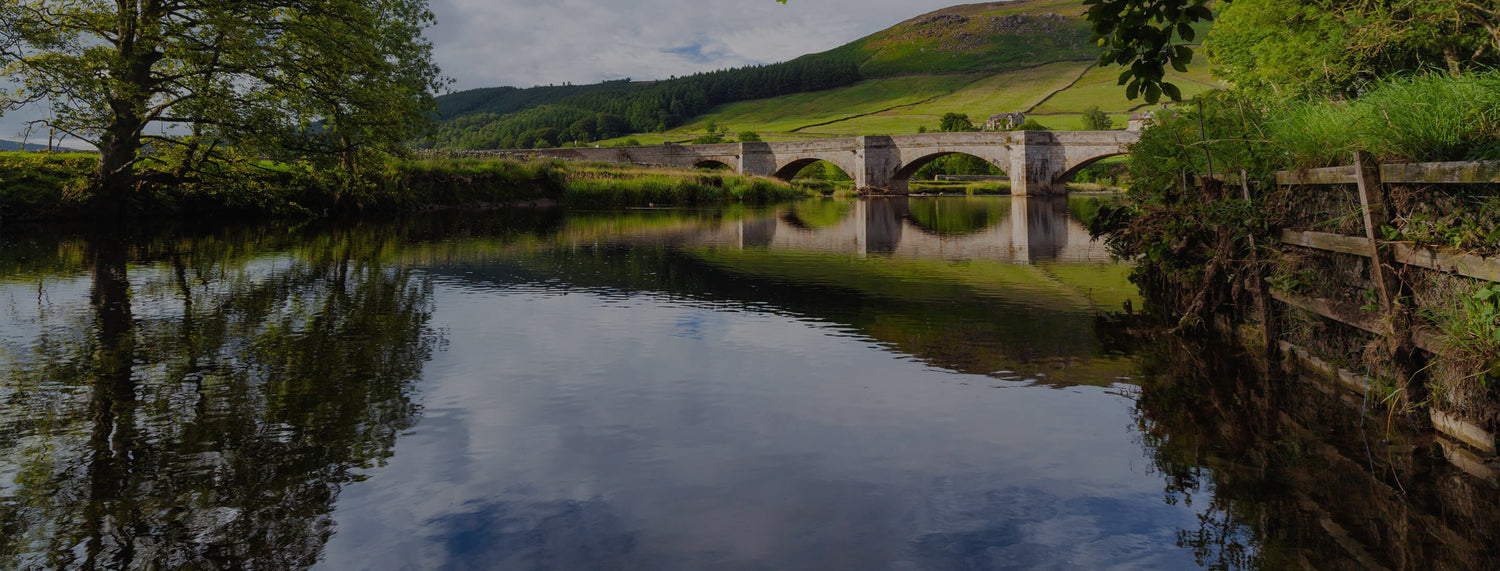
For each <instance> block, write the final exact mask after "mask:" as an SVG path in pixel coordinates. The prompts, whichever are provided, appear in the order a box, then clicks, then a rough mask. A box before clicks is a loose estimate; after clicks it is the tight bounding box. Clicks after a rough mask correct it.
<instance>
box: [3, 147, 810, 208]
mask: <svg viewBox="0 0 1500 571" xmlns="http://www.w3.org/2000/svg"><path fill="white" fill-rule="evenodd" d="M96 161H97V158H96V157H95V156H94V155H92V154H88V153H65V154H64V153H36V152H3V153H0V220H6V221H48V220H67V219H83V218H90V217H94V216H96V214H95V213H94V212H93V210H92V208H91V203H92V201H91V198H92V196H91V194H90V192H89V182H90V175H91V173H92V172H93V169H94V168H95V165H96ZM167 174H168V173H155V172H153V171H151V170H150V169H149V167H148V168H147V169H145V172H144V174H143V175H142V176H141V181H142V183H141V185H140V186H139V190H138V192H137V193H136V194H135V196H133V197H131V204H130V209H131V210H133V211H134V212H132V213H130V215H132V216H133V217H137V218H141V217H144V218H152V219H158V218H184V217H204V216H208V217H228V218H257V217H320V216H332V215H339V214H350V213H360V212H405V211H422V210H439V209H449V208H473V209H484V208H500V207H509V206H537V205H566V206H578V207H586V208H622V207H630V206H650V205H683V206H686V205H711V204H727V203H746V204H765V203H770V202H777V201H784V200H791V199H795V198H803V197H807V196H812V195H813V194H814V193H813V192H811V191H808V190H806V189H800V188H796V187H793V186H792V185H788V184H786V183H784V182H781V181H777V180H774V179H769V178H764V177H752V176H739V175H734V174H728V173H722V172H709V171H698V170H687V169H670V168H658V167H643V166H633V165H616V164H595V163H569V162H563V161H517V160H511V159H474V158H430V157H429V158H415V159H391V160H389V161H388V162H386V163H384V164H380V165H376V166H374V167H371V168H367V169H365V170H364V171H363V172H361V173H360V174H359V175H354V176H351V175H348V174H345V173H343V172H329V171H321V170H315V169H312V168H309V167H306V166H299V165H288V164H281V163H271V162H269V161H263V162H259V163H252V164H249V165H248V166H247V165H238V166H235V167H226V168H224V169H222V170H221V171H219V172H213V173H209V174H208V175H194V176H193V177H189V178H186V179H181V180H178V179H175V178H174V179H173V180H174V182H173V183H164V182H161V181H163V180H166V178H167V177H166V175H167ZM118 214H119V213H112V215H118Z"/></svg>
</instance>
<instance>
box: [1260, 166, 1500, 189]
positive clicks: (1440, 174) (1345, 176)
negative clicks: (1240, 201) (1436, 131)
mask: <svg viewBox="0 0 1500 571" xmlns="http://www.w3.org/2000/svg"><path fill="white" fill-rule="evenodd" d="M1379 172H1380V181H1381V182H1383V183H1386V184H1482V183H1496V182H1500V161H1477V162H1447V163H1399V164H1389V165H1380V167H1379ZM1358 182H1359V169H1358V168H1357V166H1343V167H1327V168H1320V169H1307V170H1300V171H1281V172H1278V173H1276V183H1277V184H1280V185H1281V186H1299V185H1319V184H1356V183H1358Z"/></svg>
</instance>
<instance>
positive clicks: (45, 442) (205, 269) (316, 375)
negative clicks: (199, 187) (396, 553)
mask: <svg viewBox="0 0 1500 571" xmlns="http://www.w3.org/2000/svg"><path fill="white" fill-rule="evenodd" d="M319 236H320V237H319V238H318V239H316V240H313V241H311V243H307V246H308V248H307V250H306V251H307V252H310V253H309V254H307V255H292V256H287V255H279V256H269V257H261V258H253V257H251V256H250V255H248V254H254V253H255V251H256V250H255V249H254V248H253V247H252V248H249V249H248V251H244V250H241V251H236V248H235V247H234V246H236V245H238V246H248V245H250V244H253V243H254V240H246V241H241V242H239V243H238V244H236V243H234V241H233V240H230V241H227V242H226V241H219V242H215V243H207V242H210V241H205V243H201V244H199V243H195V242H194V241H190V240H189V241H181V242H177V243H172V241H168V242H167V243H166V247H165V248H161V246H162V243H161V242H158V243H156V244H154V245H153V244H148V245H147V246H144V247H141V248H139V249H138V250H136V251H135V252H134V253H136V254H137V255H141V254H142V253H144V255H147V256H150V257H153V258H158V259H161V260H163V261H162V262H159V263H155V264H151V265H138V266H129V267H128V268H127V262H128V261H129V260H130V258H131V255H132V249H131V247H130V246H127V245H126V244H125V242H124V241H122V240H120V239H118V238H114V237H103V238H98V239H93V240H90V241H89V244H88V247H87V248H86V250H87V251H88V258H87V259H88V261H89V263H90V264H91V265H92V268H91V269H92V274H91V275H92V288H91V291H92V293H91V296H90V299H89V300H88V303H87V305H86V306H84V307H83V308H81V309H82V311H78V312H72V313H68V312H57V311H53V310H51V309H50V308H46V307H43V308H39V311H40V313H39V315H41V316H42V317H41V319H42V322H41V323H39V332H38V336H37V338H36V341H35V342H34V343H32V344H31V345H30V346H29V347H25V348H23V350H21V351H12V352H10V353H9V354H8V360H7V361H5V362H4V364H3V365H0V373H3V374H4V377H5V381H4V385H0V397H3V398H0V470H4V471H5V472H6V473H9V474H14V484H13V485H6V486H4V487H0V531H3V533H0V562H4V564H3V565H0V566H6V567H27V566H41V567H49V568H61V567H85V568H92V567H108V568H119V567H150V568H181V567H205V566H208V567H213V566H223V565H228V566H233V567H259V568H295V567H301V566H307V565H311V564H312V563H314V562H315V561H316V559H317V557H318V554H319V552H320V551H321V549H322V545H323V542H324V541H325V540H326V539H327V538H328V536H329V535H330V534H331V533H332V522H331V520H330V518H329V513H330V512H331V510H332V506H333V501H334V499H335V497H336V496H337V494H338V491H339V488H340V486H342V485H343V484H345V483H348V482H350V481H353V480H354V479H355V478H356V477H357V476H356V475H355V474H354V473H353V472H352V471H353V470H356V469H358V468H361V467H368V466H372V465H375V464H377V463H379V462H381V461H382V460H383V459H384V458H386V457H388V456H389V454H390V449H391V446H392V445H393V444H394V442H395V437H396V434H397V433H398V432H399V431H401V430H404V429H406V428H408V427H410V426H411V424H412V423H413V422H414V421H415V418H416V414H417V407H416V405H415V404H414V403H413V402H412V400H411V398H410V393H411V391H412V389H411V383H412V381H413V380H414V379H416V378H417V377H418V375H419V374H420V371H421V367H422V364H423V363H424V362H425V361H426V359H427V358H428V355H429V354H430V351H431V349H432V347H433V343H434V341H435V338H434V335H433V333H432V332H431V331H430V329H429V328H428V326H427V323H428V320H429V317H430V315H431V307H430V306H431V291H430V286H429V284H428V283H427V279H426V278H425V277H422V276H421V275H419V274H416V273H413V272H412V271H410V270H407V269H404V268H396V267H388V266H387V265H386V264H383V263H381V261H380V260H379V258H378V257H377V256H376V255H374V254H375V250H376V248H375V247H374V246H372V245H374V244H379V243H381V239H382V238H383V237H382V236H377V235H375V234H374V233H373V232H368V231H366V232H360V233H356V234H344V233H336V232H334V233H324V234H320V235H319ZM199 246H202V247H199ZM222 246H229V247H222ZM173 252H179V253H173ZM186 252H193V254H188V253H186ZM205 252H224V253H226V255H223V256H217V255H205ZM53 288H55V289H57V291H55V292H50V291H47V290H48V289H49V287H48V286H46V285H43V286H41V288H40V289H41V290H42V292H41V293H43V294H44V295H41V296H39V299H51V300H52V302H57V303H63V304H66V303H68V301H67V300H65V299H61V298H60V296H63V295H64V290H65V289H66V288H58V287H57V286H53ZM42 303H46V302H39V304H42ZM0 481H3V478H0Z"/></svg>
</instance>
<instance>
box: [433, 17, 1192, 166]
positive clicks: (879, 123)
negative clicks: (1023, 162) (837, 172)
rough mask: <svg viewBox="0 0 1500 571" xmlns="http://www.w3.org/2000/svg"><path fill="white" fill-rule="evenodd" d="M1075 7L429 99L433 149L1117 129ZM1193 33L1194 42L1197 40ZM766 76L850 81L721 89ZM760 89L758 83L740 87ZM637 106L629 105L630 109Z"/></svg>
mask: <svg viewBox="0 0 1500 571" xmlns="http://www.w3.org/2000/svg"><path fill="white" fill-rule="evenodd" d="M1085 11H1086V10H1085V7H1084V5H1083V0H1016V1H1013V2H986V3H980V4H966V5H960V6H953V7H950V8H945V9H943V10H938V11H936V12H932V13H928V14H924V15H921V16H918V17H916V18H912V19H910V20H907V21H905V22H902V23H900V24H897V25H895V26H893V27H891V28H889V29H886V30H883V31H881V32H877V33H875V34H872V35H870V36H867V37H865V38H861V39H859V40H857V41H854V42H851V43H849V44H847V45H844V46H842V47H839V48H836V49H833V50H830V51H827V52H823V53H819V54H811V55H808V56H804V57H802V58H798V59H796V60H793V61H791V62H788V63H786V64H776V65H773V66H764V67H755V68H745V69H743V70H727V71H722V72H715V73H714V74H707V75H703V76H693V77H690V78H681V79H676V80H670V81H663V82H657V83H655V84H649V85H648V84H642V83H634V84H632V83H629V82H623V81H620V82H613V83H612V84H600V85H596V86H563V87H546V88H534V89H530V90H516V89H508V88H496V89H492V90H474V91H469V92H463V93H459V94H453V95H449V96H444V97H443V98H439V105H440V106H441V107H442V108H443V109H444V111H445V113H446V115H445V117H448V120H446V121H445V122H444V123H443V124H442V125H440V127H439V133H440V134H439V137H438V138H437V139H436V145H437V146H440V147H462V148H499V147H522V148H524V147H528V146H532V145H534V144H541V143H549V144H551V143H555V144H559V145H560V144H565V143H570V142H574V141H576V142H578V143H581V144H601V145H613V144H627V143H628V144H645V145H651V144H660V143H662V142H667V141H672V142H679V143H681V142H689V141H691V140H693V139H695V138H697V137H699V136H701V135H704V134H706V133H707V130H706V127H707V126H708V125H710V124H715V125H717V126H719V127H721V128H722V127H727V128H728V129H729V132H730V133H731V134H733V133H739V132H742V131H756V132H758V133H760V134H761V136H762V137H763V138H765V139H766V140H771V141H775V140H785V139H805V138H808V137H835V136H857V135H882V134H889V135H894V134H905V133H915V132H917V131H918V129H920V128H922V127H927V128H928V129H934V128H936V127H937V124H938V122H939V119H940V118H941V117H942V116H943V114H945V113H965V114H968V115H969V116H970V117H971V118H972V119H973V120H974V121H975V123H982V122H983V121H984V118H986V117H988V116H989V115H991V114H994V113H1001V112H1010V111H1024V112H1027V113H1028V114H1029V115H1032V116H1033V117H1034V118H1036V119H1037V120H1038V121H1039V122H1041V123H1042V124H1043V125H1045V126H1047V127H1049V128H1052V129H1079V128H1081V127H1082V122H1083V120H1082V114H1081V113H1082V111H1083V110H1084V109H1085V108H1087V107H1090V106H1096V105H1097V106H1099V107H1100V108H1101V109H1103V110H1105V111H1107V112H1109V113H1110V114H1111V115H1112V116H1113V117H1114V118H1115V121H1116V123H1117V124H1118V125H1121V126H1123V125H1124V123H1125V121H1126V119H1127V117H1128V116H1129V115H1130V113H1131V112H1133V111H1135V110H1137V109H1139V108H1140V107H1141V106H1142V105H1141V102H1140V101H1134V102H1132V101H1128V100H1126V99H1125V95H1124V90H1123V88H1120V87H1118V86H1117V85H1116V84H1115V83H1116V79H1117V77H1118V72H1116V71H1113V70H1109V69H1096V68H1093V63H1094V62H1095V61H1096V60H1097V55H1098V49H1099V48H1098V46H1097V45H1096V44H1094V43H1093V42H1090V41H1089V38H1090V31H1089V26H1088V23H1087V22H1086V21H1085V20H1084V19H1083V14H1084V12H1085ZM1199 32H1200V35H1201V33H1202V32H1206V30H1199ZM779 66H781V67H788V68H795V69H807V70H818V69H825V68H826V69H834V70H849V71H850V72H851V73H845V74H843V75H841V76H840V77H839V79H838V80H837V81H833V82H824V85H822V86H821V87H824V88H826V89H822V90H816V91H814V90H810V89H806V88H803V89H798V88H797V87H796V85H795V84H796V83H797V82H796V81H793V82H792V84H788V85H782V86H781V88H779V89H778V90H777V96H774V97H766V98H760V99H756V98H754V97H750V96H747V95H749V94H748V93H747V92H746V90H745V89H744V88H743V87H735V86H733V85H730V86H729V87H723V86H721V85H720V84H725V83H727V84H736V83H737V82H739V83H743V81H742V80H743V79H745V78H748V77H751V76H752V75H753V76H755V77H757V78H765V77H768V76H769V77H776V76H779V75H780V74H781V72H779V71H777V70H779V69H780V67H779ZM741 76H744V77H741ZM1172 76H1173V77H1172V79H1173V81H1174V83H1177V84H1178V85H1179V86H1180V87H1181V88H1182V91H1183V93H1184V94H1185V95H1189V96H1191V95H1194V94H1197V93H1199V92H1202V91H1204V90H1207V89H1210V88H1211V86H1212V85H1213V81H1212V80H1211V79H1210V78H1209V76H1208V73H1207V70H1206V69H1205V68H1203V67H1202V66H1195V67H1194V68H1193V69H1192V73H1190V74H1187V75H1182V74H1175V73H1174V74H1172ZM695 82H696V83H695ZM761 82H762V80H760V79H757V80H755V81H751V82H750V83H751V84H755V85H759V84H760V83H761ZM830 83H831V85H830ZM699 85H706V86H708V89H711V91H708V92H707V98H706V99H705V98H703V97H695V90H698V89H701V88H700V87H698V86H699ZM828 87H831V88H828ZM667 91H670V92H671V93H672V94H673V95H672V97H673V98H676V99H680V100H681V101H683V102H687V103H688V104H687V105H683V104H681V103H679V102H678V101H677V100H675V99H674V100H668V99H664V98H662V97H659V96H658V97H656V98H655V99H653V101H655V102H657V103H656V104H658V105H665V106H666V107H668V108H671V109H684V110H688V112H686V113H675V112H674V113H665V112H657V113H655V114H649V113H648V114H646V115H645V116H644V117H643V118H637V117H634V116H632V117H625V118H624V119H625V120H624V121H617V122H625V123H629V125H628V126H626V128H624V129H621V130H615V131H613V132H606V131H607V130H605V129H594V130H593V132H592V133H587V132H584V131H587V129H583V130H579V129H577V128H576V125H577V124H583V125H585V126H586V125H588V124H589V117H593V112H592V110H594V109H603V108H608V107H609V105H608V103H610V102H615V103H623V102H625V101H626V100H628V99H632V98H634V99H637V100H639V99H643V98H644V96H643V95H642V94H644V93H647V92H653V93H662V92H667ZM573 103H577V104H579V105H573ZM704 103H707V105H704ZM528 106H529V107H528ZM574 107H578V109H574ZM615 107H617V108H620V109H623V108H625V107H626V106H625V105H623V104H620V105H615ZM638 107H639V106H637V105H631V106H629V108H630V109H632V110H636V109H637V108H638ZM615 112H616V111H611V113H615ZM618 113H621V114H623V113H624V111H618ZM601 115H602V114H601ZM603 119H605V117H600V118H599V120H600V121H602V120H603ZM580 122H581V123H580ZM552 123H557V124H556V125H553V124H552ZM570 125H574V126H575V127H573V128H570ZM579 133H582V134H581V135H580V134H579ZM590 135H592V136H590ZM601 139H602V140H601ZM731 140H732V139H731Z"/></svg>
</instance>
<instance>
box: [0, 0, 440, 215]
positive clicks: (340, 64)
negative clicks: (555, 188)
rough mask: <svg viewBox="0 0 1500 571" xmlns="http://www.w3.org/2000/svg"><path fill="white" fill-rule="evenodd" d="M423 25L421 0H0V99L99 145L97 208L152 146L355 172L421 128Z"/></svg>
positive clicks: (428, 70) (428, 83)
mask: <svg viewBox="0 0 1500 571" xmlns="http://www.w3.org/2000/svg"><path fill="white" fill-rule="evenodd" d="M432 22H433V16H432V13H431V12H430V11H429V10H428V9H427V5H426V2H425V0H116V1H113V2H106V1H104V0H0V74H3V76H4V77H5V78H7V79H9V80H10V81H11V82H12V83H13V84H14V85H17V86H19V87H18V88H16V89H14V90H12V91H10V92H8V93H4V94H3V95H0V105H3V106H4V108H8V109H14V108H17V107H19V106H21V105H27V104H37V103H41V104H47V105H50V106H51V110H52V113H51V114H50V116H49V118H47V119H46V120H45V121H44V122H45V124H46V126H48V127H50V128H53V129H56V130H58V131H61V132H64V133H68V134H70V135H72V136H75V137H78V138H79V139H83V140H85V141H89V142H91V143H93V144H94V145H95V146H96V147H98V149H99V155H100V160H99V169H98V180H97V196H98V198H99V199H100V200H101V201H103V202H105V203H118V202H120V201H122V200H125V199H128V198H129V196H130V193H131V192H132V190H133V189H134V188H135V184H136V178H137V177H136V174H137V171H138V165H139V163H140V161H141V160H142V159H143V156H144V155H146V154H148V153H147V152H145V151H151V150H163V149H169V148H176V150H178V151H181V152H185V153H186V155H185V156H186V157H187V158H186V159H184V163H191V162H192V161H193V159H194V157H195V156H197V157H199V158H200V159H201V158H203V157H210V156H213V155H214V154H215V153H217V152H219V151H221V150H222V149H223V148H224V147H226V146H228V147H233V148H235V149H236V150H237V151H239V152H241V153H245V154H249V155H250V156H264V157H273V158H307V157H317V158H323V159H327V160H330V161H332V160H338V161H342V162H343V163H344V164H345V165H346V166H353V164H354V158H355V157H357V156H358V155H359V153H360V152H362V151H364V150H368V149H372V148H381V147H387V148H389V147H394V146H395V145H398V144H399V143H400V141H401V140H403V139H405V138H407V137H409V136H411V135H412V133H413V130H414V128H416V127H418V126H420V125H422V124H424V123H425V121H426V120H427V114H428V111H429V110H430V109H431V107H432V96H431V93H432V92H433V91H435V90H436V89H437V88H439V87H440V84H441V79H440V78H439V73H438V70H437V67H436V66H435V65H434V64H433V62H432V57H431V52H432V48H431V44H430V43H428V42H427V41H426V40H425V39H424V38H423V37H422V31H423V29H424V28H425V27H427V26H429V25H430V24H431V23H432ZM177 156H184V155H182V153H178V154H177Z"/></svg>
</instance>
